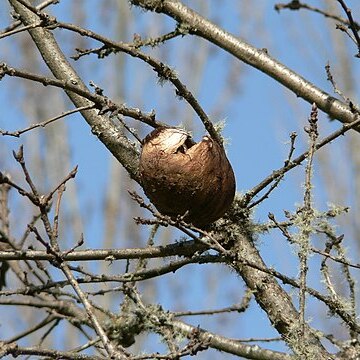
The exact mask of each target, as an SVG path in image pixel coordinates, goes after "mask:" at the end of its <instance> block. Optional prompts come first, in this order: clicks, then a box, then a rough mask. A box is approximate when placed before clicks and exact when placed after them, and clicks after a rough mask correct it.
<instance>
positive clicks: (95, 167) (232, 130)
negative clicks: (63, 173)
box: [0, 0, 360, 350]
mask: <svg viewBox="0 0 360 360" xmlns="http://www.w3.org/2000/svg"><path fill="white" fill-rule="evenodd" d="M334 2H335V1H334ZM86 3H87V5H88V6H89V7H88V11H87V14H86V16H87V20H86V27H88V28H90V29H92V30H94V31H98V32H99V33H101V34H103V35H107V36H110V37H111V36H113V35H114V34H113V30H112V29H113V27H112V25H113V23H112V22H113V21H114V17H112V16H111V14H105V15H104V14H102V13H99V12H98V4H99V2H96V1H87V2H86ZM189 3H191V5H194V6H197V7H198V6H200V5H201V2H199V1H195V2H193V1H191V2H189ZM237 3H238V1H235V0H228V1H221V5H220V6H219V3H217V2H216V1H215V2H214V1H211V2H209V4H210V5H209V13H210V18H211V19H213V21H215V22H216V23H219V24H221V25H222V26H223V27H224V28H225V29H226V30H228V31H229V32H233V33H235V34H237V35H239V36H240V37H243V38H244V39H245V40H246V41H247V42H249V43H251V44H252V45H254V46H256V47H259V48H267V49H268V51H269V53H270V54H271V55H272V56H274V57H275V58H277V59H279V60H280V61H281V62H283V63H284V64H285V65H286V66H288V67H289V68H291V69H293V70H295V71H297V72H299V73H300V74H301V75H302V76H304V77H305V78H307V79H308V80H310V81H312V82H314V83H315V84H316V85H317V86H319V87H321V88H323V89H324V90H326V91H328V92H330V93H332V89H331V86H330V84H329V83H328V82H327V81H326V74H325V70H324V66H325V65H326V63H327V62H330V64H331V65H332V66H333V67H332V69H333V71H334V74H336V73H337V72H339V73H341V71H340V70H341V69H340V68H339V66H340V63H339V61H338V59H337V57H336V56H335V55H334V47H333V42H332V39H333V38H331V37H330V32H328V31H325V30H324V31H323V30H322V29H323V28H324V26H325V24H328V20H324V19H323V18H322V17H321V16H320V15H317V14H311V13H309V12H305V11H304V12H290V11H284V12H281V13H280V14H279V13H277V12H275V11H274V10H273V6H274V4H275V3H277V2H275V1H267V0H258V1H255V2H253V5H251V4H250V2H247V1H244V2H243V3H244V6H243V7H241V6H237ZM311 3H312V4H313V5H317V4H320V5H323V2H322V1H312V2H311ZM347 3H348V5H349V6H352V8H353V13H354V16H355V17H357V18H359V19H360V6H359V4H358V2H356V1H354V0H353V1H347ZM234 9H235V10H234ZM5 10H6V9H5V6H4V3H3V4H1V5H0V19H1V20H2V23H3V24H7V23H8V22H9V19H8V17H7V16H6V12H5ZM131 11H132V13H133V14H134V19H135V20H136V21H134V25H132V28H131V30H129V33H128V34H126V36H125V37H126V38H124V39H121V40H123V41H131V38H132V34H133V33H134V32H137V33H140V34H141V35H142V36H145V34H146V32H145V30H146V29H147V27H148V26H149V23H150V21H151V20H149V19H152V18H155V19H163V16H162V15H159V14H150V13H145V12H143V11H139V10H137V9H136V8H132V10H131ZM54 14H55V15H56V16H57V18H58V20H61V21H64V22H66V21H69V22H70V21H73V20H74V17H76V15H78V14H76V13H75V12H74V8H73V7H71V2H70V1H69V0H62V1H61V3H60V5H59V6H57V7H54ZM248 14H253V16H254V19H253V20H252V19H247V18H246V16H248ZM101 16H104V17H106V16H107V17H108V18H109V26H108V27H107V26H104V20H100V18H101ZM239 19H241V20H239ZM239 21H242V22H244V24H239ZM173 27H174V22H173V21H172V20H170V19H167V20H166V21H165V22H164V23H163V22H161V25H159V27H158V29H156V30H159V29H160V30H164V29H167V30H168V31H170V30H172V29H173ZM312 30H313V34H314V36H313V37H311V34H312V32H311V31H312ZM315 30H316V31H315ZM154 31H155V30H154ZM56 36H57V38H58V39H59V40H60V41H61V44H62V48H63V50H64V51H65V52H66V53H68V54H73V53H74V50H73V47H74V46H73V44H74V42H71V41H68V42H67V40H68V39H69V34H67V33H66V32H64V31H57V32H56ZM342 36H343V37H344V39H343V41H344V42H345V43H346V44H347V46H348V47H347V48H348V49H349V59H350V64H352V65H353V73H354V74H357V75H358V74H359V60H358V59H355V58H353V57H351V54H352V53H351V52H353V54H355V53H356V48H355V46H352V44H351V43H350V41H349V40H348V38H346V36H345V35H342ZM1 41H2V40H1ZM9 41H10V42H9ZM1 46H3V49H4V51H3V52H2V54H3V55H2V58H1V61H5V62H7V63H8V64H9V65H11V66H22V67H24V66H25V67H26V65H27V64H26V61H24V59H22V58H20V57H19V58H14V56H13V55H14V54H13V52H12V49H11V48H10V46H11V39H6V40H3V45H2V44H1V42H0V47H1ZM192 47H193V49H194V52H195V53H196V52H201V51H204V53H205V54H206V51H207V52H208V53H207V54H208V56H207V58H206V61H205V66H204V71H203V73H202V74H201V76H200V77H201V81H199V85H198V86H197V87H196V89H192V88H191V83H192V80H193V79H192V77H194V76H198V74H194V73H193V72H192V68H191V66H192V65H193V64H189V66H187V64H186V63H184V60H185V61H186V60H187V59H186V58H184V55H183V54H186V55H189V51H188V50H189V48H192ZM204 49H205V50H204ZM190 53H191V52H190ZM154 54H155V55H154V56H158V57H159V58H161V59H163V58H166V60H167V63H168V64H169V65H170V66H171V67H174V69H175V70H176V71H177V73H178V76H179V77H180V78H181V80H182V81H183V82H184V83H185V84H187V85H188V84H190V85H189V89H190V90H191V91H194V93H195V94H196V95H197V96H198V98H199V101H200V103H201V105H202V106H203V108H204V109H205V110H206V111H207V112H209V114H210V115H212V114H216V116H217V117H216V118H214V119H213V120H214V121H219V120H223V119H225V121H226V127H225V130H224V136H225V137H226V138H228V145H227V152H228V156H229V159H230V161H231V163H232V165H233V168H234V171H235V174H236V180H237V191H239V192H244V191H247V190H249V189H250V188H252V187H253V186H254V185H256V184H257V183H258V182H260V181H261V180H262V179H263V178H264V177H266V176H267V175H269V174H270V173H271V172H272V171H273V170H275V169H277V168H279V167H281V166H282V165H283V161H284V159H285V158H286V155H287V152H288V149H289V144H288V143H289V134H290V133H291V132H292V131H297V132H298V134H299V137H298V141H297V144H296V154H299V153H301V152H302V151H304V149H305V146H306V139H305V137H304V136H303V132H302V128H303V127H304V126H305V125H306V120H307V117H308V116H309V114H310V110H311V105H310V104H308V103H306V102H304V101H303V100H301V99H298V98H296V96H295V95H294V94H292V93H291V92H289V91H288V90H286V89H285V88H284V87H282V85H279V84H278V83H277V82H276V81H275V80H273V79H271V78H269V77H268V76H267V75H265V74H263V73H261V72H259V71H258V70H256V69H253V68H251V67H249V66H247V65H244V64H241V63H240V65H239V68H238V69H237V72H235V73H234V74H235V75H234V77H235V78H234V79H233V80H234V82H235V83H236V86H237V87H236V91H235V92H234V94H233V96H232V97H231V99H230V100H229V101H228V102H227V103H226V106H224V107H223V108H222V110H221V112H220V113H217V108H216V105H217V104H219V100H220V99H221V97H222V95H223V92H224V91H226V89H227V83H226V82H227V81H229V79H227V78H226V74H227V69H228V67H229V66H230V65H231V62H232V61H233V60H234V59H232V58H231V56H230V55H229V54H227V53H225V52H224V51H222V50H215V49H214V48H213V46H212V45H209V44H208V43H206V41H205V40H202V39H198V40H196V39H194V38H193V37H191V36H188V37H184V38H182V39H176V40H172V41H170V42H169V43H168V44H166V45H165V46H164V47H163V48H161V49H160V50H158V51H157V52H156V51H155V52H154ZM114 61H115V59H114V57H110V58H108V59H105V60H103V61H102V62H101V63H100V62H99V61H98V60H97V59H96V58H95V57H85V58H83V59H82V60H80V61H79V62H77V63H74V66H75V67H77V69H78V71H79V72H80V73H81V74H82V75H83V77H84V81H85V82H86V83H88V82H89V81H90V80H93V81H94V82H95V83H97V84H98V85H99V86H101V87H103V88H104V89H105V92H106V94H107V95H109V96H110V97H112V96H117V95H116V92H117V89H118V86H119V84H117V83H115V81H120V80H121V81H123V82H124V83H123V84H122V86H123V87H124V88H125V93H124V95H123V96H124V102H125V103H126V104H128V105H129V106H134V107H139V108H141V109H142V110H144V111H150V110H151V109H153V108H154V109H155V110H156V113H157V118H158V119H159V120H161V121H167V120H168V117H169V113H171V112H170V110H171V108H175V109H176V111H174V112H173V113H174V115H175V116H174V118H171V119H169V123H171V124H173V125H178V124H180V123H182V122H184V118H183V117H182V116H181V115H186V119H187V121H188V119H191V120H192V121H194V125H193V126H192V129H191V130H194V135H195V138H196V139H197V140H199V139H200V138H201V136H202V135H204V130H203V129H202V127H201V124H200V122H199V120H197V119H196V117H195V116H194V113H193V112H192V111H191V110H189V107H188V105H187V104H186V103H185V102H184V101H178V100H177V99H176V98H175V97H174V96H173V90H172V88H171V86H169V85H167V84H165V85H164V86H163V87H160V86H159V85H158V82H157V78H156V76H155V75H154V74H153V73H152V71H151V70H150V69H148V68H147V66H146V65H144V64H142V63H140V62H139V61H138V60H133V59H131V58H128V57H124V61H125V63H126V72H125V74H124V77H122V78H121V79H119V78H118V77H117V74H112V73H111V71H110V70H107V66H108V67H109V69H113V63H114ZM40 71H43V72H44V73H46V70H45V69H44V68H41V69H40ZM14 84H15V85H14ZM18 84H20V82H19V81H16V80H14V79H10V78H5V79H3V80H2V82H1V84H0V102H1V103H2V113H1V114H0V128H5V129H9V130H11V129H16V128H17V127H18V126H20V125H22V124H24V123H25V122H26V121H25V120H24V118H25V117H26V114H24V111H23V110H21V109H20V107H19V106H18V104H19V103H20V102H21V100H22V96H23V91H22V90H21V87H20V86H17V85H18ZM11 86H14V88H13V89H14V90H13V91H14V96H13V95H11V94H10V93H9V88H10V87H11ZM356 90H357V89H355V91H356ZM9 103H11V104H13V105H12V106H6V105H7V104H9ZM68 108H69V107H68ZM54 115H56V114H54ZM41 120H43V119H41ZM63 121H64V122H66V126H67V131H68V133H69V139H70V147H71V152H72V155H71V166H72V167H73V166H75V165H76V164H78V165H79V172H78V175H77V177H76V183H77V187H78V188H79V189H80V191H79V199H80V205H81V206H82V208H84V207H86V210H87V211H88V210H89V208H91V212H90V213H91V217H90V218H89V219H87V220H85V225H86V228H85V229H84V232H85V236H86V241H87V243H86V246H87V247H98V244H99V242H98V241H99V238H101V236H102V235H103V226H104V223H103V219H102V211H103V208H102V205H103V194H104V192H105V190H106V189H105V187H106V186H107V183H108V176H109V160H110V157H111V155H110V154H109V152H108V151H107V150H106V149H105V148H104V146H103V145H102V144H101V143H100V142H99V141H98V140H97V139H96V138H95V137H94V136H93V135H92V134H91V133H90V130H89V128H88V126H87V124H86V123H85V122H84V121H83V120H82V119H81V117H80V116H79V115H73V116H71V118H68V119H66V120H63ZM319 126H320V132H321V136H326V135H327V134H328V133H329V132H330V131H332V130H333V129H335V128H337V127H338V126H339V124H338V123H337V122H332V123H330V122H329V120H328V118H327V116H326V115H325V114H323V113H321V112H320V113H319ZM150 130H151V129H150V128H148V127H146V126H142V127H141V130H140V132H141V134H143V135H144V134H146V133H147V132H149V131H150ZM35 131H37V132H38V131H40V132H41V131H42V130H41V129H40V130H35ZM30 136H31V134H27V135H25V136H23V137H22V138H21V139H13V138H11V139H9V138H4V137H3V138H0V145H1V148H0V149H1V151H3V154H4V157H3V162H4V164H3V163H2V160H1V158H0V169H1V168H2V167H5V163H6V166H10V165H9V161H5V160H4V159H8V158H9V154H10V151H11V150H13V149H16V148H17V147H18V146H19V144H20V143H24V142H25V143H26V141H27V140H26V139H27V137H30ZM346 141H347V138H346V137H345V138H341V139H338V140H337V142H336V144H334V147H333V149H335V150H334V152H335V153H336V152H338V153H339V154H341V155H339V157H340V159H345V158H344V156H345V154H346ZM1 143H2V144H1ZM4 145H5V146H4ZM46 146H51V144H46V145H44V149H45V148H46ZM342 161H344V160H342ZM315 164H316V166H318V165H319V164H318V162H317V161H316V162H315ZM69 170H70V169H69ZM346 170H347V171H350V170H351V169H348V168H347V169H346ZM319 174H320V170H319V169H318V168H317V167H315V169H314V176H315V177H316V179H315V189H314V192H315V195H316V196H315V198H314V201H315V203H316V204H317V206H318V207H319V208H320V209H322V210H324V209H325V208H326V204H327V202H328V201H329V198H328V197H327V192H326V191H325V190H324V183H323V180H322V178H321V177H320V176H319ZM303 182H304V167H300V168H299V169H297V170H294V171H292V172H291V173H290V174H288V175H287V177H286V179H285V180H284V181H283V182H282V183H281V186H280V187H279V188H278V189H276V190H275V192H274V193H273V194H272V196H271V198H270V199H269V200H267V201H265V202H264V203H263V204H261V206H259V207H258V208H257V209H256V211H255V213H254V220H255V221H267V214H268V212H269V211H271V212H273V213H275V214H277V215H278V216H279V218H280V219H282V218H283V215H282V211H283V210H284V209H287V210H290V211H293V210H294V209H295V207H296V204H299V203H301V202H302V190H303V189H302V184H303ZM121 186H122V184H121ZM126 186H128V184H126ZM130 186H131V185H130ZM134 187H135V185H134ZM127 190H128V188H125V187H124V188H121V191H123V192H126V191H127ZM330 200H331V199H330ZM351 200H352V199H344V204H348V202H350V201H351ZM119 221H131V220H129V219H126V220H124V219H119ZM341 231H342V232H345V233H346V231H350V230H348V229H342V230H341ZM144 233H145V231H144ZM129 240H131V239H129ZM349 242H350V240H349ZM257 246H258V248H259V249H260V251H261V254H262V256H263V257H264V259H265V260H266V262H267V264H268V265H271V264H272V265H274V266H276V267H277V268H278V269H279V270H280V271H281V270H283V271H286V272H287V273H288V274H290V275H292V276H297V272H298V266H297V263H296V261H295V260H296V256H295V250H294V249H293V248H291V247H290V246H289V245H288V244H286V242H285V241H284V240H283V239H282V238H281V237H280V234H278V233H275V235H273V234H271V236H260V237H259V241H258V243H257ZM311 265H312V266H313V268H314V273H312V272H311V274H314V276H315V278H314V286H317V287H319V286H320V285H319V282H318V278H316V274H317V272H316V271H317V270H318V265H319V264H318V260H316V259H315V258H314V259H311ZM201 271H206V272H209V273H211V272H212V275H213V276H212V277H211V279H213V281H214V285H213V289H214V294H215V295H214V294H213V293H211V294H212V295H211V296H213V297H214V299H215V300H214V299H212V298H208V297H207V295H206V294H207V292H208V291H209V289H210V288H211V286H212V285H210V286H209V284H208V283H204V277H203V276H202V274H201V273H200V272H201ZM173 276H177V277H178V281H179V279H180V281H181V279H182V278H186V279H187V283H186V286H187V291H188V294H189V296H186V297H185V298H184V301H185V300H186V305H187V306H190V307H191V308H193V309H194V310H196V309H201V308H202V307H206V306H210V307H222V306H227V305H230V304H231V303H232V302H233V301H236V299H240V298H241V294H242V292H243V282H242V281H241V280H239V279H238V278H237V277H236V276H235V274H234V273H231V272H230V271H229V270H227V269H225V268H224V267H218V266H217V265H216V266H214V265H212V266H204V265H202V266H201V267H200V268H199V267H197V266H191V267H189V268H187V269H184V270H181V271H179V272H177V273H176V274H175V275H169V276H168V277H167V279H165V280H164V281H163V282H161V283H160V285H159V301H160V302H161V303H162V304H164V307H165V308H169V309H171V307H172V302H173V299H174V294H173V293H172V291H173V290H174V289H173V288H171V286H169V283H170V282H171V281H172V277H173ZM217 276H221V279H219V278H217ZM312 280H313V279H312V278H310V281H312ZM222 294H226V296H222ZM190 295H191V296H190ZM295 298H296V295H295ZM316 309H317V304H315V305H314V307H313V308H312V309H311V310H310V314H309V316H312V315H314V314H316V311H317V310H316ZM192 321H193V323H194V324H197V322H198V321H199V322H200V324H201V326H203V327H205V328H208V329H209V330H213V331H215V330H216V329H217V327H218V326H220V325H221V324H220V325H219V324H217V323H216V322H211V321H208V320H207V319H205V320H204V319H199V318H196V319H192ZM227 321H228V323H227V324H226V326H221V329H222V331H225V332H224V335H229V336H230V337H241V338H248V337H256V336H260V337H268V336H276V333H275V331H273V330H272V329H271V327H270V326H269V324H268V321H267V320H266V315H265V313H263V312H262V311H261V310H259V308H258V306H257V305H256V304H255V302H253V303H252V305H251V310H250V311H248V312H246V313H245V314H242V315H240V316H239V321H238V322H236V323H233V322H232V315H229V317H228V319H227ZM314 322H315V323H317V325H320V326H321V324H322V320H319V319H314ZM260 324H261V329H259V325H260ZM0 334H1V329H0ZM156 346H157V345H156ZM266 347H273V348H280V349H282V350H284V348H283V347H282V346H280V347H279V346H278V344H277V343H275V344H266ZM152 350H154V349H152Z"/></svg>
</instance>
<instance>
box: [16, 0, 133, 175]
mask: <svg viewBox="0 0 360 360" xmlns="http://www.w3.org/2000/svg"><path fill="white" fill-rule="evenodd" d="M9 2H10V4H11V5H12V6H13V8H14V10H15V11H16V12H17V13H18V14H19V15H20V18H21V21H22V22H23V24H24V25H30V24H34V23H38V22H39V21H40V19H39V17H38V16H37V15H36V14H34V13H33V12H31V11H30V10H29V9H27V8H26V7H25V6H23V5H21V4H20V3H19V2H18V1H16V0H9ZM29 33H30V35H31V37H32V39H33V41H34V42H35V44H36V46H37V48H38V49H39V51H40V53H41V56H42V57H43V59H44V61H45V63H46V64H47V66H48V67H49V69H50V70H51V72H52V73H53V75H54V76H55V77H56V78H57V79H59V80H64V81H70V82H71V83H72V84H74V85H77V86H78V87H79V88H81V89H83V90H84V91H87V92H88V89H87V88H86V86H85V84H84V83H83V82H82V80H81V78H80V77H79V76H78V74H77V73H76V72H75V70H74V69H73V67H72V66H71V65H70V63H69V62H68V61H67V59H66V57H65V55H64V54H63V53H62V51H61V49H60V48H59V46H58V44H57V42H56V40H55V38H54V36H53V34H52V33H51V32H50V31H49V30H46V29H44V28H41V27H37V28H34V29H29ZM66 93H67V95H68V96H69V98H70V100H71V101H72V102H73V104H74V105H75V106H76V107H83V106H91V105H92V102H90V101H89V100H87V99H85V98H84V97H82V96H79V95H78V94H75V93H73V92H71V91H66ZM81 114H82V115H83V117H84V119H85V120H86V122H87V123H88V124H89V125H90V126H91V130H92V132H93V133H94V134H95V135H96V136H97V137H98V138H99V140H100V141H101V142H102V143H103V144H104V145H105V146H106V147H107V148H108V149H109V150H110V151H111V153H112V154H113V155H114V156H115V157H116V158H117V159H118V160H119V162H120V163H121V164H122V165H123V166H124V167H125V169H126V170H127V171H128V173H129V174H130V176H131V177H132V178H133V179H135V180H137V181H138V180H139V177H138V158H139V154H138V152H137V150H136V149H135V147H134V145H133V144H131V142H130V141H129V140H128V139H127V138H126V136H124V135H123V134H122V133H121V132H120V131H119V130H118V129H117V128H116V127H115V126H114V125H113V124H112V122H111V121H110V120H109V119H108V118H107V117H105V116H100V115H99V114H98V111H97V110H93V109H90V110H83V111H81Z"/></svg>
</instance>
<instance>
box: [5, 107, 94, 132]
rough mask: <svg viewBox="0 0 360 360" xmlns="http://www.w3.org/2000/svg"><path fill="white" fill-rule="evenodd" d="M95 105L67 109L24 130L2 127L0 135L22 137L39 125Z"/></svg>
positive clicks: (42, 125) (41, 125)
mask: <svg viewBox="0 0 360 360" xmlns="http://www.w3.org/2000/svg"><path fill="white" fill-rule="evenodd" d="M94 106H95V105H89V106H82V107H79V108H77V109H73V110H69V111H66V112H64V113H62V114H60V115H57V116H54V117H53V118H51V119H48V120H45V121H42V122H40V123H37V124H33V125H30V126H29V127H27V128H25V129H22V130H16V131H4V130H1V129H0V135H7V136H14V137H20V135H22V134H24V133H26V132H27V131H30V130H33V129H36V128H38V127H43V128H44V127H45V126H46V125H48V124H51V123H52V122H54V121H56V120H59V119H62V118H64V117H65V116H68V115H71V114H74V113H76V112H79V111H83V110H88V109H93V108H94Z"/></svg>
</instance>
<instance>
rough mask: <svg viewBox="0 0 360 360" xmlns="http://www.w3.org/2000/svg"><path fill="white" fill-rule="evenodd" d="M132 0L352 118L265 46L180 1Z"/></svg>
mask: <svg viewBox="0 0 360 360" xmlns="http://www.w3.org/2000/svg"><path fill="white" fill-rule="evenodd" d="M131 3H132V4H134V5H139V6H141V7H143V8H145V9H148V10H152V11H156V12H159V13H164V14H166V15H169V16H170V17H172V18H174V19H175V20H176V21H178V22H179V23H182V24H186V25H187V27H188V28H189V32H190V33H192V34H195V35H198V36H201V37H203V38H204V39H207V40H209V41H210V42H212V43H213V44H215V45H217V46H219V47H221V48H222V49H224V50H225V51H227V52H228V53H230V54H232V55H233V56H235V57H237V58H238V59H239V60H241V61H243V62H245V63H247V64H249V65H251V66H253V67H255V68H256V69H258V70H260V71H262V72H264V73H265V74H267V75H269V76H271V77H272V78H273V79H275V80H276V81H278V82H279V83H281V84H283V85H284V86H285V87H287V88H288V89H289V90H291V91H292V92H293V93H294V94H295V95H296V96H298V97H301V98H303V99H304V100H306V101H307V102H309V103H310V104H313V103H316V105H317V106H318V108H320V109H321V110H323V111H324V112H326V113H327V114H329V115H330V116H331V117H333V118H335V119H338V120H340V121H341V122H342V123H350V122H352V121H354V114H353V112H352V109H351V108H350V107H349V106H347V105H346V104H344V103H343V102H341V101H339V100H337V99H336V98H334V97H333V96H330V95H329V94H328V93H326V92H325V91H323V90H321V89H319V88H318V87H316V86H315V85H313V84H312V83H311V82H310V81H308V80H306V79H304V78H303V77H301V76H300V75H298V74H297V73H295V72H294V71H293V70H291V69H289V68H287V67H286V66H285V65H283V64H281V63H280V62H278V61H277V60H275V59H274V58H272V57H271V56H270V55H269V54H268V52H267V51H266V50H263V49H257V48H255V47H253V46H252V45H250V44H248V43H246V42H245V41H243V40H242V39H239V38H237V37H235V36H233V35H231V34H230V33H228V32H226V31H225V30H223V29H222V28H220V27H218V26H216V25H215V24H214V23H212V22H211V21H209V20H207V19H205V18H203V17H202V16H201V15H200V14H198V13H196V12H195V11H193V10H192V9H190V8H188V7H187V6H185V5H184V4H182V3H181V2H180V1H178V0H151V1H149V0H132V1H131ZM356 130H357V131H360V129H359V128H356Z"/></svg>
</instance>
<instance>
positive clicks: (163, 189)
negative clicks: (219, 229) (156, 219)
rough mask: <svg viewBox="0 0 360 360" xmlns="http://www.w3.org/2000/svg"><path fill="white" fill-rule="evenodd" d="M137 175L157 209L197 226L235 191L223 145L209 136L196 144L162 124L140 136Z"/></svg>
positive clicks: (224, 205)
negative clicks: (138, 169)
mask: <svg viewBox="0 0 360 360" xmlns="http://www.w3.org/2000/svg"><path fill="white" fill-rule="evenodd" d="M140 174H141V180H142V185H143V188H144V191H145V194H146V195H147V196H148V198H149V199H150V200H151V202H152V203H153V204H154V205H155V206H156V208H157V209H158V210H159V211H160V212H161V213H162V214H164V215H169V216H171V217H172V218H176V217H177V216H179V215H184V214H185V217H184V220H185V221H186V222H189V223H192V224H193V225H195V226H196V227H199V228H204V227H205V226H207V225H209V224H211V223H212V222H214V221H215V220H217V219H218V218H220V217H221V216H223V215H224V213H225V212H226V211H227V210H228V208H229V207H230V205H231V203H232V201H233V199H234V195H235V177H234V173H233V170H232V168H231V165H230V163H229V160H228V159H227V157H226V154H225V151H224V149H223V147H222V146H221V145H219V144H218V143H217V142H216V141H214V140H213V139H212V138H211V137H209V136H205V137H204V138H203V140H202V141H201V142H199V143H195V142H194V141H193V140H192V138H191V137H190V135H189V134H188V133H187V132H185V131H184V130H181V129H176V128H165V127H161V128H158V129H156V130H154V131H153V132H151V133H150V134H149V135H148V136H147V137H146V138H145V139H144V141H143V148H142V152H141V157H140Z"/></svg>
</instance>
